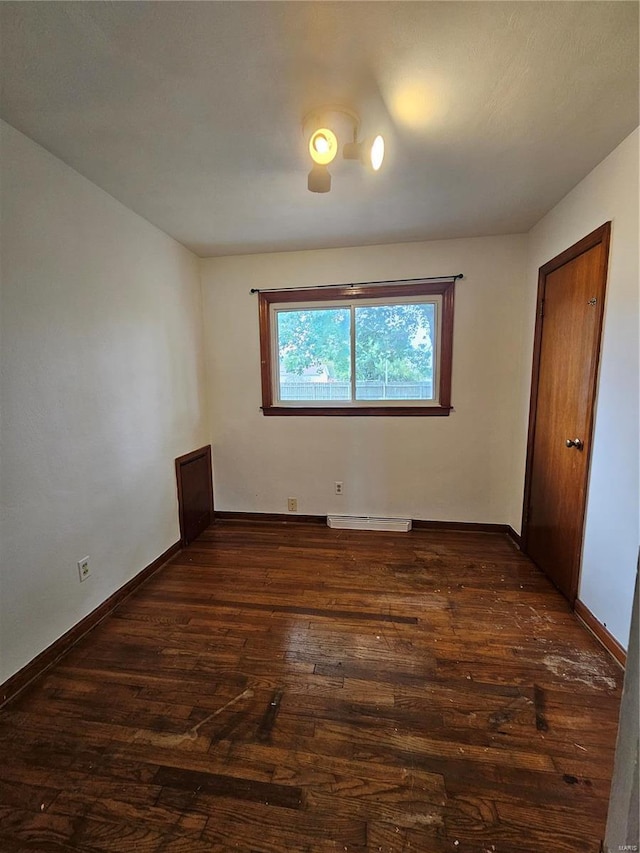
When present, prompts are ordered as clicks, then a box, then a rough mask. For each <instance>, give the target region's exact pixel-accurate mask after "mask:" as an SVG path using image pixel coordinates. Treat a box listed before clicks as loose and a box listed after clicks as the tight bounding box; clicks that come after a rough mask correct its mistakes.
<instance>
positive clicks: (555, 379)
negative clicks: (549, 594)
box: [522, 222, 611, 604]
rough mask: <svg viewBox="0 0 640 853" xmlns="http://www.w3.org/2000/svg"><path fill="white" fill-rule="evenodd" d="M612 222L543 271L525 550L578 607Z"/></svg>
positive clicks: (535, 368) (532, 406) (530, 432)
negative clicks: (576, 601) (576, 600)
mask: <svg viewBox="0 0 640 853" xmlns="http://www.w3.org/2000/svg"><path fill="white" fill-rule="evenodd" d="M610 227H611V223H609V222H608V223H606V224H605V225H603V226H601V227H600V228H598V229H596V230H595V231H594V232H593V233H591V234H589V235H588V236H587V237H585V238H584V239H583V240H581V241H580V242H579V243H576V244H575V245H574V246H572V247H571V248H570V249H567V251H566V252H563V253H562V254H561V255H558V257H556V258H554V259H553V260H551V261H549V262H548V263H547V264H545V265H544V266H543V267H541V269H540V274H539V283H538V318H537V322H536V332H535V346H534V361H533V377H532V383H531V410H530V419H529V443H528V452H527V473H526V481H525V499H524V511H523V537H522V539H523V550H524V551H525V553H527V554H528V555H529V556H530V557H531V559H532V560H533V561H534V562H535V563H536V564H537V565H538V566H539V567H540V568H541V569H542V570H543V571H544V572H545V573H546V574H547V575H548V576H549V578H550V579H551V580H552V581H553V583H554V584H555V585H556V586H557V587H558V589H559V590H560V591H561V592H562V593H563V594H564V595H565V596H566V597H567V598H568V599H569V601H570V602H571V604H573V603H574V601H575V599H576V596H577V592H578V581H579V573H580V557H581V550H582V538H583V532H584V513H585V503H586V494H587V480H588V474H589V461H590V457H591V437H592V428H593V408H594V400H595V391H596V380H597V369H598V358H599V352H600V337H601V331H602V317H603V309H604V293H605V284H606V275H607V259H608V253H609V234H610Z"/></svg>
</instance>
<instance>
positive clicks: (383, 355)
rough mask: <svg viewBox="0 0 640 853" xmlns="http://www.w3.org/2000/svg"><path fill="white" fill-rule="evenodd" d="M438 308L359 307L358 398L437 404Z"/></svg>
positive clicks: (427, 305)
mask: <svg viewBox="0 0 640 853" xmlns="http://www.w3.org/2000/svg"><path fill="white" fill-rule="evenodd" d="M435 314H436V312H435V305H434V304H433V303H424V304H416V305H410V304H401V305H366V306H362V307H358V306H356V309H355V326H356V329H355V331H356V399H357V400H433V399H434V388H433V377H434V368H435V329H436V323H435V319H436V317H435Z"/></svg>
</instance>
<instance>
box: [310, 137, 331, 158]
mask: <svg viewBox="0 0 640 853" xmlns="http://www.w3.org/2000/svg"><path fill="white" fill-rule="evenodd" d="M313 147H314V148H315V149H316V151H317V152H318V154H326V153H327V151H328V150H329V141H328V140H327V137H326V136H323V135H322V134H321V133H319V134H318V135H317V136H315V137H314V140H313Z"/></svg>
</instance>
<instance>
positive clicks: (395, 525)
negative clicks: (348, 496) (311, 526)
mask: <svg viewBox="0 0 640 853" xmlns="http://www.w3.org/2000/svg"><path fill="white" fill-rule="evenodd" d="M327 524H328V525H329V527H337V528H338V529H340V530H391V531H395V532H396V533H406V532H407V531H409V530H411V519H410V518H359V517H358V516H355V515H328V516H327Z"/></svg>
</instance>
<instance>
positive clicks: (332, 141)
mask: <svg viewBox="0 0 640 853" xmlns="http://www.w3.org/2000/svg"><path fill="white" fill-rule="evenodd" d="M337 153H338V140H337V139H336V135H335V133H334V132H333V131H332V130H329V128H328V127H321V128H319V129H318V130H315V131H314V132H313V133H312V134H311V137H310V139H309V154H311V159H312V160H313V162H314V163H317V164H318V165H319V166H328V165H329V163H331V162H332V161H333V160H335V159H336V154H337Z"/></svg>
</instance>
